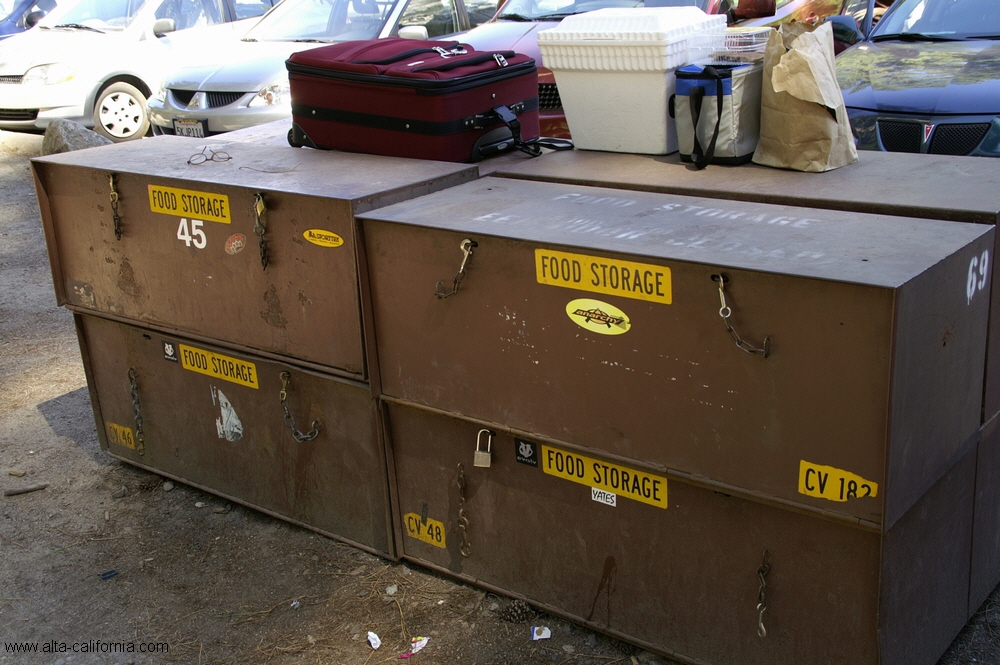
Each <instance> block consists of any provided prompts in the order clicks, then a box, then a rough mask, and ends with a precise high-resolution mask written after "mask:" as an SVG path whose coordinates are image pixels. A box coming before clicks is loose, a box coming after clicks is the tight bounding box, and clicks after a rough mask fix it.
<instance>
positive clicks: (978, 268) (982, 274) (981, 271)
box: [965, 250, 990, 303]
mask: <svg viewBox="0 0 1000 665" xmlns="http://www.w3.org/2000/svg"><path fill="white" fill-rule="evenodd" d="M989 267H990V251H989V250H986V251H984V252H983V254H982V256H973V257H972V261H970V262H969V278H968V280H967V281H966V283H965V295H966V297H967V298H968V302H970V303H971V302H972V297H973V296H974V295H976V292H977V291H982V290H983V289H984V288H985V287H986V278H987V276H988V275H989Z"/></svg>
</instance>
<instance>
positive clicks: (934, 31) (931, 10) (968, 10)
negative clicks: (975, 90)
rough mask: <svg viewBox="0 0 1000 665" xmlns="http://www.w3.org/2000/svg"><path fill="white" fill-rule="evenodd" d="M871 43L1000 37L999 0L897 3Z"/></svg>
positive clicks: (884, 19)
mask: <svg viewBox="0 0 1000 665" xmlns="http://www.w3.org/2000/svg"><path fill="white" fill-rule="evenodd" d="M871 38H872V41H882V40H888V39H904V40H911V41H952V40H961V39H976V38H980V39H982V38H987V39H998V38H1000V1H998V0H897V2H896V6H895V7H893V8H892V9H891V10H890V11H889V12H888V13H886V15H885V16H884V17H882V19H881V20H880V21H879V22H878V25H877V26H876V28H875V30H874V31H873V32H872V37H871Z"/></svg>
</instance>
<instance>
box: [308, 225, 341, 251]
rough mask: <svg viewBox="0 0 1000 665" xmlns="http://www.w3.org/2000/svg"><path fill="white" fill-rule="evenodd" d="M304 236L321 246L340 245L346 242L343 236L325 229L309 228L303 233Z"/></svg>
mask: <svg viewBox="0 0 1000 665" xmlns="http://www.w3.org/2000/svg"><path fill="white" fill-rule="evenodd" d="M302 237H303V238H305V239H306V240H308V241H309V242H311V243H312V244H314V245H319V246H320V247H340V246H341V245H343V244H344V239H343V238H341V237H340V236H338V235H337V234H336V233H332V232H330V231H324V230H323V229H309V230H308V231H306V232H304V233H303V234H302Z"/></svg>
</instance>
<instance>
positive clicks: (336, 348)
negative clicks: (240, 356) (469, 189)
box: [32, 137, 476, 378]
mask: <svg viewBox="0 0 1000 665" xmlns="http://www.w3.org/2000/svg"><path fill="white" fill-rule="evenodd" d="M162 138H163V139H165V140H160V139H154V140H150V141H142V142H141V146H138V145H136V146H131V145H124V144H122V145H116V146H108V149H106V150H93V151H91V150H88V151H78V152H73V153H66V154H62V155H56V156H52V157H45V158H40V159H36V160H34V161H33V163H32V166H33V169H34V171H35V178H36V184H37V187H38V192H39V202H40V204H41V208H42V219H43V223H44V225H45V228H46V238H47V241H48V243H49V253H50V260H51V262H52V269H53V277H54V282H55V287H56V292H57V297H58V299H59V301H60V303H61V304H67V305H69V306H71V307H74V308H77V309H81V310H84V311H87V312H93V313H98V314H107V315H113V316H117V317H121V318H125V319H129V320H132V321H136V322H141V323H144V324H148V325H154V326H159V327H161V329H164V330H181V331H184V332H186V333H190V334H192V335H195V336H199V337H202V338H210V339H216V340H221V341H222V342H223V343H224V344H227V345H230V346H232V347H234V348H244V349H249V350H251V351H254V352H261V353H272V354H277V355H279V356H282V357H285V358H288V359H292V360H297V361H302V362H304V363H313V364H315V365H319V366H322V367H324V368H329V371H331V372H335V373H339V374H342V375H346V376H349V377H354V378H365V377H366V376H367V368H366V362H365V356H364V347H363V338H362V330H361V328H362V323H361V319H360V316H361V314H360V312H361V305H360V302H359V295H358V277H357V264H356V257H355V239H354V235H355V234H354V214H355V213H356V212H359V211H364V210H370V209H372V208H374V207H376V206H379V205H385V204H388V203H392V202H396V201H400V200H405V199H406V198H409V197H413V196H419V195H421V194H426V193H428V192H431V191H435V190H436V189H439V188H443V187H447V186H450V185H454V184H457V183H460V182H464V181H466V180H469V179H471V178H473V177H475V174H476V172H475V169H473V168H469V167H459V166H456V165H449V164H441V163H437V162H418V161H416V160H394V159H385V158H373V157H371V156H368V155H345V154H337V155H330V154H327V155H320V154H318V153H317V151H307V150H295V149H293V148H290V147H289V148H287V149H285V150H282V149H279V148H271V147H269V148H261V147H257V146H253V145H247V144H240V143H233V144H223V145H216V144H215V143H213V149H215V150H220V149H224V150H226V151H227V152H228V154H229V155H230V156H231V159H230V160H229V161H224V162H215V161H207V162H205V163H204V164H201V165H190V164H188V163H187V160H188V158H189V157H190V156H191V154H192V153H198V151H199V150H201V148H202V146H203V145H204V143H203V142H198V141H191V140H187V139H184V138H179V137H162ZM112 174H113V177H114V181H113V188H114V192H115V193H116V194H117V195H118V199H119V200H118V203H117V211H118V213H119V218H120V222H121V224H120V232H121V238H120V239H118V238H117V237H116V233H115V223H114V206H112V202H111V197H112V184H111V182H110V181H109V176H111V175H112ZM177 190H180V191H177ZM258 195H261V199H262V201H263V204H264V208H265V209H264V210H263V212H262V214H260V215H258V214H257V213H255V207H256V200H257V196H258ZM196 204H197V205H196ZM258 218H259V219H258ZM261 237H262V238H263V243H262V242H261V241H260V238H261ZM265 258H266V265H265V262H264V260H265Z"/></svg>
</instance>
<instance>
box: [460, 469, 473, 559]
mask: <svg viewBox="0 0 1000 665" xmlns="http://www.w3.org/2000/svg"><path fill="white" fill-rule="evenodd" d="M458 530H459V531H461V532H462V546H461V547H460V548H459V550H458V551H459V552H461V553H462V556H464V557H468V556H469V555H470V554H472V543H470V542H469V514H468V512H466V510H465V465H464V464H462V463H461V462H459V463H458Z"/></svg>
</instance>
